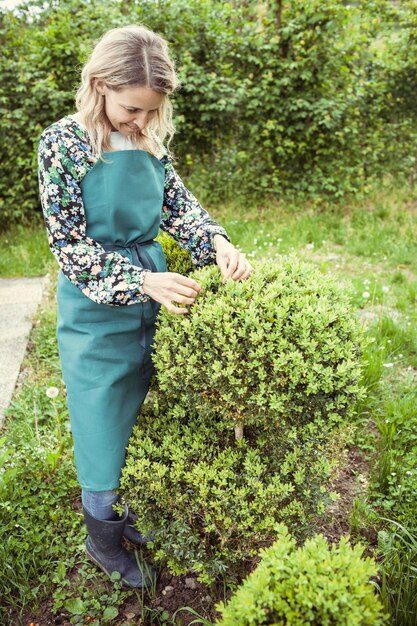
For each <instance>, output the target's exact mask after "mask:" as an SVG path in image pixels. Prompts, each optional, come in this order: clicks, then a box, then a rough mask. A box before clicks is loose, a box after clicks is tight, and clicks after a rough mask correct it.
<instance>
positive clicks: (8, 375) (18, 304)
mask: <svg viewBox="0 0 417 626" xmlns="http://www.w3.org/2000/svg"><path fill="white" fill-rule="evenodd" d="M48 280H49V275H48V274H46V275H45V276H35V277H32V278H26V277H24V278H0V429H1V428H2V425H3V422H4V418H5V417H6V411H7V408H8V406H9V403H10V400H11V397H12V394H13V391H14V388H15V386H16V382H17V380H18V376H19V372H20V367H21V363H22V361H23V358H24V356H25V352H26V348H27V343H28V338H29V333H30V330H31V328H32V325H33V317H34V315H35V313H36V311H37V308H38V306H39V304H40V301H41V298H42V293H43V290H44V288H45V286H46V283H47V282H48Z"/></svg>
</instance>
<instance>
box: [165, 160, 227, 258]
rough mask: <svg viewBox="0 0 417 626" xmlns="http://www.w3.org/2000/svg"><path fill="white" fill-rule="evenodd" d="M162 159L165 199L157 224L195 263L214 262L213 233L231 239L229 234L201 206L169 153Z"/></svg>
mask: <svg viewBox="0 0 417 626" xmlns="http://www.w3.org/2000/svg"><path fill="white" fill-rule="evenodd" d="M164 161H165V182H164V201H163V207H162V219H161V224H160V227H161V229H162V230H163V231H165V232H167V233H168V234H169V235H171V236H172V237H173V238H174V239H175V240H176V241H177V243H178V245H180V246H181V248H184V249H186V250H188V251H189V252H190V254H191V258H192V262H193V264H194V265H196V266H198V267H202V266H204V265H208V264H209V263H214V262H215V261H216V250H215V247H214V242H213V237H214V236H215V235H216V234H218V235H222V236H223V237H224V238H225V239H227V241H229V242H230V238H229V235H228V234H227V232H226V231H225V229H224V228H222V226H220V225H219V224H218V223H217V222H215V221H214V220H213V219H212V218H211V216H210V215H209V213H208V212H207V211H206V210H205V209H203V207H202V206H201V204H200V203H199V202H198V200H197V198H196V197H195V196H194V195H193V194H192V193H191V191H189V190H188V189H187V187H185V185H184V183H183V181H182V180H181V178H180V176H179V175H178V173H177V172H176V171H175V169H174V166H173V165H172V161H171V159H170V158H169V157H167V156H166V157H165V158H164Z"/></svg>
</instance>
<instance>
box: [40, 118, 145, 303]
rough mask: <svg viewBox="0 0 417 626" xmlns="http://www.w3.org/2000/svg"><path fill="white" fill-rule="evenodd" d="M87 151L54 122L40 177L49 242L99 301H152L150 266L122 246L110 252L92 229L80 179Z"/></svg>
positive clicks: (72, 276) (44, 140) (68, 272)
mask: <svg viewBox="0 0 417 626" xmlns="http://www.w3.org/2000/svg"><path fill="white" fill-rule="evenodd" d="M85 173H86V166H85V153H84V152H83V149H82V147H80V146H78V145H77V144H76V138H74V135H73V134H72V133H71V132H67V131H66V130H65V129H56V127H55V128H54V125H51V126H49V127H48V128H46V129H45V130H44V131H43V133H42V135H41V137H40V141H39V146H38V181H39V195H40V199H41V205H42V211H43V217H44V222H45V226H46V231H47V236H48V243H49V247H50V249H51V252H52V253H53V255H54V257H55V258H56V260H57V262H58V265H59V266H60V268H61V270H62V272H63V273H64V274H65V276H66V277H67V278H68V279H69V280H70V281H71V282H72V283H73V285H75V286H76V287H78V288H79V289H80V290H81V291H82V292H83V293H84V295H86V296H87V297H88V298H90V299H91V300H93V301H94V302H97V303H98V304H109V305H111V306H125V305H130V304H135V303H137V302H146V301H148V300H149V296H148V295H146V294H145V293H144V292H143V288H142V285H143V281H144V278H145V272H148V271H150V270H148V269H144V268H140V267H137V266H136V265H133V264H132V263H131V262H130V261H129V259H126V258H125V257H123V256H122V255H121V254H119V253H118V252H109V251H106V250H104V248H103V247H102V246H101V245H100V244H99V243H98V242H97V241H95V240H94V239H92V238H91V237H88V236H87V234H86V222H85V210H84V204H83V200H82V194H81V188H80V184H79V182H80V180H81V179H82V178H83V176H84V175H85Z"/></svg>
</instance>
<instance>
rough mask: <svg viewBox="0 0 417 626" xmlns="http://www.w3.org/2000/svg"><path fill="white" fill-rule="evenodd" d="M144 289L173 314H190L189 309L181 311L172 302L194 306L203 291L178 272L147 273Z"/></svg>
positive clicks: (194, 282) (195, 283) (193, 281)
mask: <svg viewBox="0 0 417 626" xmlns="http://www.w3.org/2000/svg"><path fill="white" fill-rule="evenodd" d="M142 288H143V292H144V293H145V294H146V295H148V296H150V297H151V298H153V300H156V301H157V302H160V303H161V304H163V305H164V306H165V307H166V308H167V309H168V311H170V312H171V313H189V309H185V308H184V309H181V308H180V307H177V306H175V305H173V304H172V301H174V302H183V303H184V304H193V303H194V300H195V299H196V297H197V296H198V294H199V293H200V291H201V287H200V285H199V284H198V283H197V282H196V281H195V280H193V279H192V278H188V276H183V275H182V274H177V272H145V279H144V281H143V286H142Z"/></svg>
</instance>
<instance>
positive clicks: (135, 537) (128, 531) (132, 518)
mask: <svg viewBox="0 0 417 626" xmlns="http://www.w3.org/2000/svg"><path fill="white" fill-rule="evenodd" d="M128 508H129V510H128V514H127V521H126V526H125V528H124V531H123V537H126V539H129V541H131V542H132V543H133V544H134V545H136V546H140V545H142V546H146V544H147V542H148V541H153V540H154V537H153V536H149V537H148V536H146V537H145V535H141V534H140V532H139V531H138V530H136V528H135V527H134V525H133V524H134V522H136V520H137V519H138V516H137V515H136V513H134V512H133V511H132V509H131V508H130V507H128Z"/></svg>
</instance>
